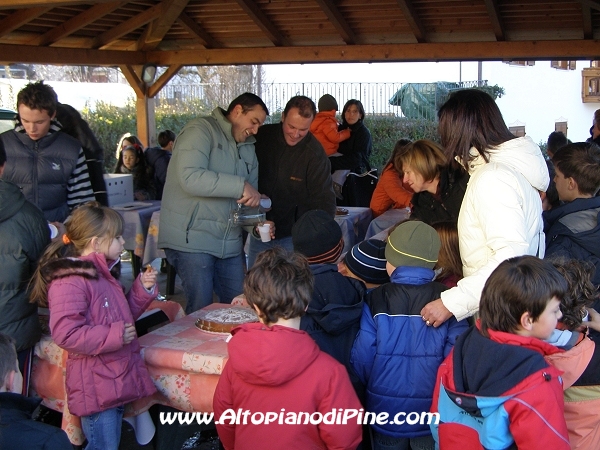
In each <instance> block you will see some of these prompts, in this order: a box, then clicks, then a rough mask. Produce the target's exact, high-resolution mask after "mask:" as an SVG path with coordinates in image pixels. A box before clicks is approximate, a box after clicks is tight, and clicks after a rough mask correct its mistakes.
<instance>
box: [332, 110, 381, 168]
mask: <svg viewBox="0 0 600 450" xmlns="http://www.w3.org/2000/svg"><path fill="white" fill-rule="evenodd" d="M364 118H365V109H364V108H363V105H362V103H361V102H360V100H356V99H352V100H348V101H347V102H346V104H345V105H344V109H343V110H342V124H341V125H340V126H339V130H340V131H341V130H345V129H347V128H350V130H351V133H350V137H349V138H348V139H346V140H345V141H342V142H340V147H339V149H338V153H341V156H330V157H329V161H330V162H331V173H333V172H335V171H336V170H351V171H352V172H355V173H363V172H366V171H368V170H369V169H370V166H369V156H370V155H371V150H372V149H373V142H372V140H371V132H370V131H369V129H368V128H367V127H366V126H365V124H364V123H363V119H364Z"/></svg>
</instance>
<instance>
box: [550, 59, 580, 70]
mask: <svg viewBox="0 0 600 450" xmlns="http://www.w3.org/2000/svg"><path fill="white" fill-rule="evenodd" d="M550 67H553V68H554V69H560V70H575V61H550Z"/></svg>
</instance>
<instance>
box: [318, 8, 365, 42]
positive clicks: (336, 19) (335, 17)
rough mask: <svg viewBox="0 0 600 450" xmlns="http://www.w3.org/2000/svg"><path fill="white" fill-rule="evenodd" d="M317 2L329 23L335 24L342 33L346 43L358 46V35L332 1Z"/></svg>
mask: <svg viewBox="0 0 600 450" xmlns="http://www.w3.org/2000/svg"><path fill="white" fill-rule="evenodd" d="M315 2H316V3H317V4H318V5H319V6H320V7H321V9H322V10H323V12H324V13H325V15H326V16H327V18H328V19H329V21H330V22H331V23H332V24H333V26H334V27H335V29H336V30H337V31H338V33H340V36H342V39H343V40H344V42H345V43H346V44H348V45H352V44H356V35H355V34H354V31H352V28H350V25H348V22H346V19H344V17H343V16H342V15H341V14H340V11H339V10H338V8H337V7H336V6H335V4H334V3H333V2H331V0H315Z"/></svg>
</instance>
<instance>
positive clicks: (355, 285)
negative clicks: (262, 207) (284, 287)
mask: <svg viewBox="0 0 600 450" xmlns="http://www.w3.org/2000/svg"><path fill="white" fill-rule="evenodd" d="M292 243H293V244H294V251H295V252H297V253H300V254H302V255H304V256H305V257H306V258H307V259H308V263H309V264H310V270H311V271H312V273H313V276H314V280H315V282H314V291H313V296H312V300H311V301H310V303H309V305H308V309H307V310H306V314H304V315H303V316H302V320H301V322H300V329H301V330H304V331H306V332H307V333H308V334H309V335H311V336H312V338H313V339H314V340H315V341H316V343H317V344H318V345H319V347H320V348H321V350H322V351H324V352H325V353H329V354H330V355H331V356H333V357H334V358H335V359H337V360H338V361H339V362H341V363H342V364H344V365H345V366H346V368H347V369H348V374H349V375H350V380H351V381H352V384H353V385H354V387H355V389H356V390H357V393H358V394H359V397H360V391H361V390H362V389H361V386H360V384H359V383H358V379H357V377H356V374H354V372H353V370H352V368H351V365H350V350H351V348H352V343H353V342H354V339H355V337H356V333H358V327H359V321H360V317H361V314H362V308H363V297H364V295H365V286H364V284H363V283H362V282H361V281H359V280H355V279H353V278H347V277H345V276H343V275H342V274H341V273H339V272H338V270H337V266H336V262H337V260H338V259H339V257H340V255H341V253H342V249H343V247H344V241H343V239H342V230H341V229H340V226H339V225H338V223H337V222H336V221H335V220H334V219H333V218H332V217H331V216H330V215H329V214H327V213H326V212H325V211H322V210H320V209H315V210H312V211H308V212H306V213H304V214H303V215H302V216H301V217H300V219H298V221H297V222H296V223H295V224H294V226H293V227H292Z"/></svg>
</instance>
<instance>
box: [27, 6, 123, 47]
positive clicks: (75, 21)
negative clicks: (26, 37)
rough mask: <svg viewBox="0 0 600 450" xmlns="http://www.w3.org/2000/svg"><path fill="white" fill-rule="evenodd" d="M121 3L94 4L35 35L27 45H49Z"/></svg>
mask: <svg viewBox="0 0 600 450" xmlns="http://www.w3.org/2000/svg"><path fill="white" fill-rule="evenodd" d="M122 4H123V1H122V0H117V1H111V2H108V3H100V4H98V5H94V6H92V7H91V8H89V9H87V10H85V11H83V12H82V13H80V14H77V15H76V16H75V17H73V18H71V19H69V20H67V21H66V22H64V23H61V24H60V25H59V26H57V27H55V28H53V29H52V30H50V31H48V32H47V33H44V34H43V35H41V36H38V37H36V38H35V39H33V40H32V41H30V42H28V45H39V46H45V45H51V44H53V43H55V42H56V41H59V40H61V39H62V38H65V37H67V36H69V35H70V34H72V33H74V32H76V31H77V30H80V29H81V28H83V27H85V26H86V25H89V24H90V23H92V22H94V21H96V20H98V19H99V18H101V17H104V16H105V15H106V14H109V13H111V12H113V11H114V10H115V9H117V8H118V7H119V6H121V5H122Z"/></svg>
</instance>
